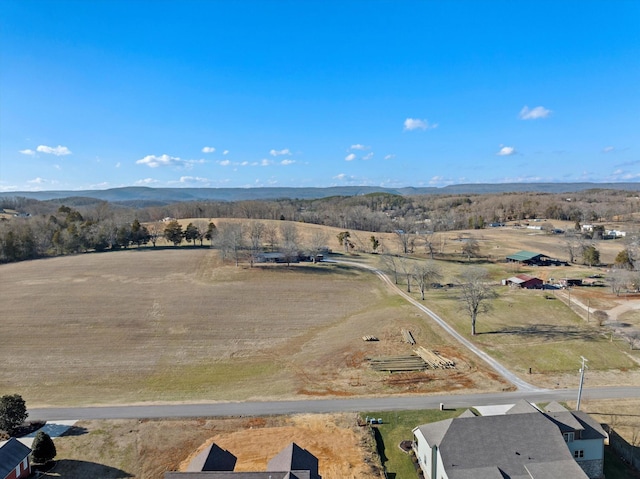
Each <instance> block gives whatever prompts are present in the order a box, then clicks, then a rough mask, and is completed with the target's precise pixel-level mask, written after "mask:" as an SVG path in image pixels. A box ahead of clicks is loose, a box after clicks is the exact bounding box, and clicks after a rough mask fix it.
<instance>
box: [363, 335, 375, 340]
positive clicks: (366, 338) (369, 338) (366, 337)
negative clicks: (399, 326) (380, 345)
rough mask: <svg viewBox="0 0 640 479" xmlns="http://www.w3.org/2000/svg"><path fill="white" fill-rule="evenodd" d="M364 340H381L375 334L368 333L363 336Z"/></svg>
mask: <svg viewBox="0 0 640 479" xmlns="http://www.w3.org/2000/svg"><path fill="white" fill-rule="evenodd" d="M362 340H363V341H379V339H378V338H376V337H375V336H370V335H368V334H367V335H365V336H362Z"/></svg>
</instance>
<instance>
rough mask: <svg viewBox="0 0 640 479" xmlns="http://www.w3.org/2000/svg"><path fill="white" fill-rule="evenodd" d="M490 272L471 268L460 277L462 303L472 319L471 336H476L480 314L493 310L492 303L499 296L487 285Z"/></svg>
mask: <svg viewBox="0 0 640 479" xmlns="http://www.w3.org/2000/svg"><path fill="white" fill-rule="evenodd" d="M487 280H488V272H487V270H485V269H484V268H476V267H471V268H467V269H465V271H464V272H463V273H462V274H461V275H460V277H459V280H458V283H459V284H460V291H461V292H460V302H461V304H462V308H463V309H464V310H465V311H466V312H467V313H468V314H469V317H470V318H471V334H472V335H473V336H475V335H476V320H477V318H478V315H479V314H484V313H487V312H488V311H489V310H490V309H491V303H490V301H491V300H492V299H495V298H496V297H497V296H498V295H497V294H496V292H495V291H494V290H493V288H492V287H491V285H489V284H488V283H487Z"/></svg>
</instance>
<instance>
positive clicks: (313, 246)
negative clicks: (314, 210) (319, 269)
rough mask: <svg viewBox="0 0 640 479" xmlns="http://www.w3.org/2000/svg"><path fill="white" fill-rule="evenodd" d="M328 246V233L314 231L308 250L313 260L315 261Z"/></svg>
mask: <svg viewBox="0 0 640 479" xmlns="http://www.w3.org/2000/svg"><path fill="white" fill-rule="evenodd" d="M326 247H327V235H326V233H324V232H323V231H314V232H313V233H312V234H311V238H310V239H309V246H308V247H307V252H308V253H309V256H311V258H312V261H313V262H314V263H315V262H316V258H317V257H318V255H319V254H320V253H322V251H324V249H325V248H326Z"/></svg>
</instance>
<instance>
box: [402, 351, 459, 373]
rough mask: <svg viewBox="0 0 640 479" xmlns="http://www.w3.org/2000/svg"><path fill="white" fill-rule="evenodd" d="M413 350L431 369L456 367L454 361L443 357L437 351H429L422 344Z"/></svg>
mask: <svg viewBox="0 0 640 479" xmlns="http://www.w3.org/2000/svg"><path fill="white" fill-rule="evenodd" d="M413 352H414V353H416V354H417V355H418V356H420V357H421V358H422V359H423V360H424V362H425V363H427V364H428V365H429V367H430V368H432V369H452V368H455V367H456V363H454V362H453V361H451V360H450V359H447V358H445V357H444V356H442V355H441V354H440V353H438V352H437V351H430V350H428V349H426V348H425V347H424V346H419V347H418V348H417V349H414V351H413Z"/></svg>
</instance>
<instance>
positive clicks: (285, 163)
mask: <svg viewBox="0 0 640 479" xmlns="http://www.w3.org/2000/svg"><path fill="white" fill-rule="evenodd" d="M295 162H296V160H282V161H281V162H280V164H281V165H284V166H288V165H292V164H294V163H295Z"/></svg>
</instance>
